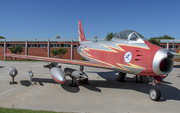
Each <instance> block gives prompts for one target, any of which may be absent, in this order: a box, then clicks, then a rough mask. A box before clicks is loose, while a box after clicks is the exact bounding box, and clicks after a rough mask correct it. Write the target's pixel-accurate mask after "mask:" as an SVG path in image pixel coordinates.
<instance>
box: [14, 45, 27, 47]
mask: <svg viewBox="0 0 180 113" xmlns="http://www.w3.org/2000/svg"><path fill="white" fill-rule="evenodd" d="M18 45H22V46H23V47H25V44H16V46H18Z"/></svg>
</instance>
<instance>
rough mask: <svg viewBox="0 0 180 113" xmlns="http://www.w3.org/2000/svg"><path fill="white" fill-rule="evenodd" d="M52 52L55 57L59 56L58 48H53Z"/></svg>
mask: <svg viewBox="0 0 180 113" xmlns="http://www.w3.org/2000/svg"><path fill="white" fill-rule="evenodd" d="M51 53H52V54H53V55H54V57H57V54H58V52H57V49H52V50H51Z"/></svg>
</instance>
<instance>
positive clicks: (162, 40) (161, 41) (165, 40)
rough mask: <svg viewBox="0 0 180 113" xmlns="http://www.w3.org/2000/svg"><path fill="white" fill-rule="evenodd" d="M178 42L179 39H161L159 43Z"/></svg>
mask: <svg viewBox="0 0 180 113" xmlns="http://www.w3.org/2000/svg"><path fill="white" fill-rule="evenodd" d="M168 42H169V43H180V40H174V39H168V40H167V39H161V40H160V43H168Z"/></svg>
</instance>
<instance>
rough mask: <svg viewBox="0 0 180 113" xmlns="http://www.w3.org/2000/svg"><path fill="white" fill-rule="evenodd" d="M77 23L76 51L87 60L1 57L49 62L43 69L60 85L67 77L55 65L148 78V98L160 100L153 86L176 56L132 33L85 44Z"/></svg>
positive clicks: (121, 79) (166, 71)
mask: <svg viewBox="0 0 180 113" xmlns="http://www.w3.org/2000/svg"><path fill="white" fill-rule="evenodd" d="M78 24H79V43H80V46H79V47H78V48H77V51H78V53H79V54H80V55H81V56H82V57H83V58H85V59H86V60H88V61H82V60H69V59H59V58H47V57H39V56H29V55H15V54H8V53H7V54H4V56H10V57H18V58H25V59H35V60H44V61H49V62H52V63H51V64H50V65H47V66H45V67H48V68H49V69H50V74H51V76H52V78H53V79H54V80H55V81H56V82H58V83H60V84H63V83H64V82H65V80H66V74H65V73H64V72H63V71H62V70H61V68H59V67H58V65H57V63H67V64H75V65H80V66H92V67H99V68H107V69H112V70H116V71H118V72H119V74H118V80H119V81H124V77H125V76H126V73H129V74H134V75H139V76H147V77H148V78H149V79H150V80H151V83H152V86H154V87H153V88H152V89H151V90H150V92H149V95H150V98H151V99H152V100H155V101H158V100H159V99H160V97H161V92H160V90H159V88H158V87H157V85H156V84H157V83H159V82H161V81H162V79H163V78H165V77H166V76H167V75H168V74H169V73H170V72H171V70H172V69H173V65H174V58H173V57H174V55H175V54H174V53H173V52H171V51H169V50H167V49H163V48H161V47H159V46H156V45H153V44H151V43H150V42H149V41H147V40H145V38H144V37H143V36H142V35H141V34H139V33H138V32H136V31H132V30H125V31H121V32H119V33H117V34H116V35H115V36H114V37H113V39H112V40H111V41H102V42H100V41H97V42H94V41H88V40H86V39H85V35H84V31H83V27H82V24H81V20H79V22H78ZM176 55H178V54H176ZM66 71H67V70H66ZM71 74H72V76H71V77H72V78H74V79H75V80H76V79H77V78H78V77H79V78H83V77H84V78H87V77H86V75H83V74H84V73H83V72H79V73H78V72H77V73H74V74H73V71H72V72H71ZM77 74H79V75H77Z"/></svg>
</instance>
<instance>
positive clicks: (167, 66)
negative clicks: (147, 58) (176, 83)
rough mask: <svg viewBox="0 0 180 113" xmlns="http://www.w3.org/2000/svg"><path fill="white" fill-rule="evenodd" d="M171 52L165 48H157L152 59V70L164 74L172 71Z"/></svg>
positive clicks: (157, 73)
mask: <svg viewBox="0 0 180 113" xmlns="http://www.w3.org/2000/svg"><path fill="white" fill-rule="evenodd" d="M173 56H174V55H173V54H171V53H170V52H169V51H168V50H166V49H159V50H158V51H157V52H156V54H155V56H154V59H153V71H154V73H155V74H156V75H165V74H168V73H170V72H171V71H172V69H173V65H174V60H173Z"/></svg>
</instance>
